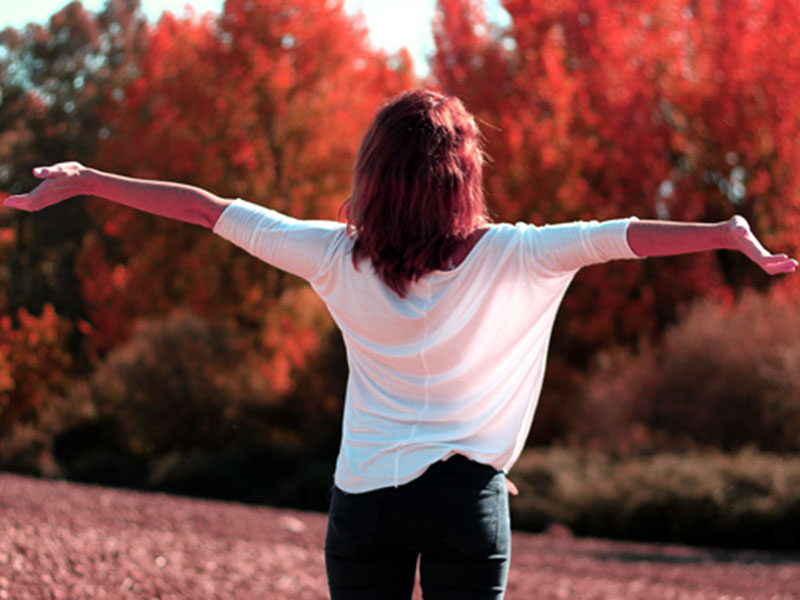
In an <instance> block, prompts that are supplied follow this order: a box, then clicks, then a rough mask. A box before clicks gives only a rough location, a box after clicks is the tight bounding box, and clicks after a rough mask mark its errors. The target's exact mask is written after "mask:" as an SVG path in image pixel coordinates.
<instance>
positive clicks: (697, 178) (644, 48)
mask: <svg viewBox="0 0 800 600" xmlns="http://www.w3.org/2000/svg"><path fill="white" fill-rule="evenodd" d="M503 6H504V7H505V9H506V10H507V11H508V13H509V15H510V17H511V24H510V25H509V27H507V28H506V29H504V30H499V29H498V28H497V27H496V26H494V29H492V27H490V24H488V23H487V21H486V18H485V15H484V14H483V11H482V3H481V2H479V1H477V0H439V2H438V15H437V20H436V22H435V27H434V31H435V40H436V46H437V52H436V55H435V56H434V58H433V64H432V66H433V74H434V77H435V80H436V82H437V83H438V85H439V86H441V87H442V88H443V89H444V90H445V91H447V92H450V93H454V94H457V95H459V96H460V97H462V98H464V99H465V100H466V102H467V105H468V107H469V108H470V109H472V110H473V111H475V112H476V114H477V115H478V117H479V118H480V119H481V120H482V121H483V123H484V131H485V133H486V136H487V139H488V150H489V154H490V155H492V156H493V157H494V164H493V168H491V169H490V171H489V173H488V174H487V190H488V192H489V202H490V206H491V207H492V208H493V209H494V210H496V211H497V214H498V216H499V217H500V218H501V219H503V220H517V219H521V220H527V221H532V222H544V221H551V222H552V221H560V220H567V219H576V218H583V219H588V218H600V219H602V218H609V217H616V216H627V215H631V214H636V215H638V216H640V217H643V218H671V219H676V220H691V219H700V220H709V221H711V220H718V219H722V218H727V217H730V216H731V215H733V214H735V213H740V214H744V215H745V216H746V217H748V218H749V219H750V220H751V223H753V225H754V229H755V230H756V231H757V232H758V233H759V234H760V235H761V236H762V237H763V238H765V240H766V242H767V243H768V244H769V245H771V246H774V247H777V248H781V249H785V250H787V251H790V252H797V250H800V235H799V234H798V231H800V228H798V219H800V174H799V173H798V171H797V169H796V168H795V165H797V163H798V160H799V159H800V154H799V153H800V145H798V144H797V131H799V130H800V127H799V126H800V109H799V108H798V107H800V102H798V100H800V85H798V83H799V82H798V77H800V70H798V69H797V66H798V60H799V59H800V3H798V2H796V1H790V2H784V1H779V0H768V1H766V2H760V3H757V4H755V3H751V2H746V1H744V0H741V1H736V2H726V3H719V2H714V1H711V0H700V1H690V0H670V1H667V2H663V1H660V0H659V1H657V0H626V1H616V2H611V1H609V0H580V1H577V0H557V1H555V2H547V3H543V2H534V1H532V0H505V1H504V2H503ZM757 276H758V274H757V270H756V269H755V268H751V267H750V265H747V264H746V263H744V262H740V261H739V260H738V259H737V258H735V257H732V256H725V255H721V256H719V257H715V256H712V255H699V256H695V257H691V258H681V259H672V260H668V261H665V260H662V261H659V263H658V265H657V266H655V265H653V264H651V263H645V264H616V265H614V266H613V267H611V268H608V269H588V270H586V271H585V272H583V273H582V274H581V275H580V276H579V278H578V284H577V286H576V289H575V290H574V291H573V293H572V294H571V295H569V296H568V297H567V300H566V303H565V308H566V311H565V312H566V314H565V315H564V318H563V319H562V322H563V323H565V325H564V326H565V327H566V329H567V333H568V335H570V336H575V337H573V341H574V343H575V346H576V347H575V348H573V349H572V350H573V351H576V352H577V353H579V354H583V355H584V356H586V355H588V354H590V352H587V351H586V350H587V349H588V348H592V347H597V346H598V345H601V344H605V343H608V342H609V341H610V342H614V341H618V340H620V339H628V340H630V339H632V338H633V337H635V336H636V335H638V334H641V333H642V332H648V331H654V330H657V329H660V328H662V327H663V326H664V324H665V323H666V322H669V321H670V320H672V319H674V317H675V314H676V312H675V311H676V307H677V306H679V305H680V304H681V303H683V302H685V301H686V300H688V299H690V298H692V297H695V296H697V295H716V296H726V295H730V290H731V289H734V288H738V287H740V286H742V285H745V284H748V283H754V282H755V283H758V284H762V283H763V280H759V279H757ZM623 306H624V308H625V318H624V319H622V318H615V317H612V316H610V315H619V314H620V312H621V311H620V309H621V308H622V307H623ZM582 344H583V347H582V348H581V347H579V346H581V345H582Z"/></svg>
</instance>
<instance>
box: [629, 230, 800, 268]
mask: <svg viewBox="0 0 800 600" xmlns="http://www.w3.org/2000/svg"><path fill="white" fill-rule="evenodd" d="M627 236H628V245H629V246H630V248H631V250H633V251H634V252H635V253H636V254H637V255H639V256H641V257H645V256H671V255H674V254H687V253H690V252H704V251H707V250H738V251H739V252H742V253H743V254H745V255H746V256H747V257H748V258H750V260H752V261H753V262H755V263H756V264H757V265H758V266H760V267H761V268H762V269H764V271H766V272H767V273H769V274H770V275H778V274H780V273H791V272H793V271H794V270H795V269H797V265H798V263H797V261H796V260H794V259H793V258H789V257H788V256H787V255H786V254H772V253H771V252H769V251H768V250H767V249H766V248H764V246H763V245H762V244H761V242H759V241H758V239H757V238H756V236H755V235H754V234H753V232H752V231H751V230H750V225H749V224H748V223H747V220H746V219H745V218H744V217H741V216H738V215H737V216H735V217H733V218H731V219H729V220H727V221H722V222H720V223H682V222H678V221H631V222H630V224H629V225H628V232H627Z"/></svg>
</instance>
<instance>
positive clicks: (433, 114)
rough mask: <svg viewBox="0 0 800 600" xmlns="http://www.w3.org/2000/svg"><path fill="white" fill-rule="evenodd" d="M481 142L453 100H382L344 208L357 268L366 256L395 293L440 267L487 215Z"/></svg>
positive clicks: (421, 95)
mask: <svg viewBox="0 0 800 600" xmlns="http://www.w3.org/2000/svg"><path fill="white" fill-rule="evenodd" d="M481 146H482V145H481V134H480V131H479V130H478V126H477V125H476V124H475V119H474V118H473V116H472V115H471V114H470V113H469V112H468V111H467V110H466V109H465V108H464V105H463V104H462V103H461V101H460V100H459V99H458V98H455V97H453V96H444V95H442V94H438V93H436V92H432V91H429V90H411V91H408V92H404V93H402V94H400V95H399V96H397V97H395V98H392V99H391V100H389V101H388V102H387V103H386V104H384V105H383V106H382V107H381V108H380V110H379V111H378V113H377V115H376V116H375V119H374V120H373V122H372V125H371V126H370V128H369V131H367V134H366V135H365V136H364V139H363V141H362V142H361V147H360V148H359V150H358V156H357V158H356V166H355V173H354V176H353V193H352V195H351V196H350V198H349V199H348V200H347V202H346V203H345V204H344V206H343V209H344V210H345V215H346V218H347V224H348V227H349V228H350V233H351V235H354V236H355V238H356V240H355V246H354V248H353V263H354V264H355V265H356V267H357V266H358V262H359V261H360V260H361V259H362V258H369V259H370V260H371V261H372V265H373V267H374V269H375V271H376V272H377V273H378V275H379V276H380V277H381V279H382V280H383V281H384V282H385V283H386V285H388V286H389V287H390V288H392V289H393V290H394V291H395V292H397V293H398V294H399V295H400V296H405V294H406V290H407V289H408V285H409V284H410V283H411V282H412V281H415V280H417V279H419V278H420V277H422V276H423V275H425V274H426V273H428V272H430V271H433V270H435V269H441V268H445V266H446V265H447V264H448V262H449V261H450V258H451V256H452V254H453V252H454V250H455V249H456V248H457V246H458V243H459V242H461V241H463V240H464V239H466V237H467V236H469V235H470V234H471V233H472V232H473V231H475V229H476V228H477V227H478V226H479V225H481V224H482V223H485V222H487V221H488V220H489V219H488V215H487V211H486V203H485V201H484V195H483V161H484V153H483V149H482V147H481Z"/></svg>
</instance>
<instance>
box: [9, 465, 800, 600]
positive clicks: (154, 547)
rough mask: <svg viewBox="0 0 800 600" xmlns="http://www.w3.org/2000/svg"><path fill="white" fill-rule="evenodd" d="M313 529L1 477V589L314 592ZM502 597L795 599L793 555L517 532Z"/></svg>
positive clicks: (269, 511)
mask: <svg viewBox="0 0 800 600" xmlns="http://www.w3.org/2000/svg"><path fill="white" fill-rule="evenodd" d="M324 531H325V516H324V515H321V514H316V513H305V512H299V511H292V510H282V509H274V508H269V507H257V506H246V505H241V504H235V503H229V502H216V501H209V500H196V499H190V498H181V497H175V496H168V495H164V494H151V493H142V492H134V491H126V490H115V489H108V488H102V487H97V486H88V485H77V484H73V483H67V482H56V481H44V480H38V479H31V478H24V477H19V476H15V475H5V474H0V600H1V599H6V598H11V599H13V600H25V599H34V598H35V599H39V598H66V599H70V600H80V599H84V598H86V599H88V598H92V599H94V598H131V599H134V598H135V599H140V598H159V599H161V600H168V599H175V600H178V599H180V600H185V599H197V600H205V599H209V600H211V599H214V600H220V599H235V600H248V599H256V598H258V599H264V598H267V599H274V600H283V599H287V600H288V599H292V600H303V599H309V600H311V599H321V598H326V597H327V594H326V587H325V571H324V565H323V558H322V550H321V546H322V538H323V535H324ZM507 597H508V598H509V599H510V600H514V599H522V598H524V599H529V598H531V599H533V598H535V599H537V600H538V599H541V600H554V599H561V598H565V599H570V600H590V599H592V600H601V599H602V600H605V599H607V600H611V599H615V600H617V599H642V600H644V599H647V600H655V599H662V598H663V599H671V600H701V599H703V600H705V599H709V600H711V599H713V600H737V599H746V600H751V599H752V600H757V599H758V600H761V599H763V600H790V599H797V600H800V556H798V555H787V554H775V553H763V552H726V551H719V550H708V549H697V548H686V547H679V546H662V545H655V544H648V545H645V544H633V543H622V542H611V541H606V540H592V539H576V538H573V537H572V536H571V535H570V534H569V532H568V531H566V530H564V529H559V528H554V529H552V530H550V531H549V532H548V533H546V534H542V535H531V534H524V533H515V534H514V551H513V559H512V567H511V575H510V578H509V591H508V595H507ZM415 598H419V591H418V590H417V591H416V592H415Z"/></svg>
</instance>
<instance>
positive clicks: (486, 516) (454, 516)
mask: <svg viewBox="0 0 800 600" xmlns="http://www.w3.org/2000/svg"><path fill="white" fill-rule="evenodd" d="M418 558H419V570H420V583H421V585H422V593H423V597H424V598H425V600H442V599H448V600H449V599H456V598H458V599H467V600H468V599H476V600H477V599H481V600H483V599H492V600H498V599H501V598H503V595H504V593H505V585H506V579H507V577H508V566H509V561H510V558H511V522H510V519H509V513H508V492H507V490H506V486H505V475H504V474H503V473H502V472H499V471H496V470H495V469H494V468H493V467H490V466H488V465H483V464H480V463H476V462H473V461H471V460H469V459H467V458H465V457H463V456H460V455H457V456H453V457H451V458H450V459H449V460H446V461H442V462H438V463H435V464H434V465H431V467H430V468H428V470H427V471H426V472H425V473H424V474H423V475H422V476H421V477H419V478H418V479H415V480H414V481H412V482H410V483H407V484H405V485H402V486H400V487H397V488H394V487H393V488H385V489H380V490H376V491H373V492H366V493H363V494H348V493H346V492H343V491H341V490H340V489H338V488H336V487H334V488H333V495H332V498H331V508H330V516H329V519H328V531H327V535H326V538H325V566H326V568H327V571H328V585H329V588H330V592H331V598H332V600H356V599H370V600H384V599H385V600H394V599H398V600H399V599H403V600H408V599H409V598H411V593H412V590H413V587H414V576H415V572H416V566H417V559H418Z"/></svg>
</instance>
